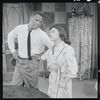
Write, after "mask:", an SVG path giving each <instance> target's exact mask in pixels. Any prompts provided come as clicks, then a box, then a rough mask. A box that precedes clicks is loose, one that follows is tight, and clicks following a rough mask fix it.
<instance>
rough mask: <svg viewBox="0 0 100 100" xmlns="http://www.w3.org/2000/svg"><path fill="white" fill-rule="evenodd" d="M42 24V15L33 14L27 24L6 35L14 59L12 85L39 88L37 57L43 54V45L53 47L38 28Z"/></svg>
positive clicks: (38, 58)
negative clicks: (16, 44)
mask: <svg viewBox="0 0 100 100" xmlns="http://www.w3.org/2000/svg"><path fill="white" fill-rule="evenodd" d="M42 23H43V15H42V14H41V13H40V12H33V14H32V16H31V17H30V21H29V23H28V24H23V25H18V26H17V27H15V28H14V29H13V30H12V31H11V32H10V33H9V34H8V47H9V48H10V50H11V53H12V55H13V57H14V58H15V59H16V66H15V70H14V74H13V79H12V85H22V86H24V85H25V86H26V87H28V88H30V87H35V88H37V89H38V88H39V87H38V76H39V66H38V61H39V60H40V57H39V55H41V54H42V53H43V51H44V48H45V45H46V46H47V47H48V48H50V47H52V46H53V42H52V41H51V39H50V38H49V37H48V35H47V34H46V33H45V32H44V31H43V30H41V29H40V28H39V27H40V26H41V25H42ZM29 34H30V35H29ZM15 38H18V52H17V51H16V50H15V44H14V39H15ZM29 38H30V39H29ZM29 48H30V50H29ZM29 51H30V52H29Z"/></svg>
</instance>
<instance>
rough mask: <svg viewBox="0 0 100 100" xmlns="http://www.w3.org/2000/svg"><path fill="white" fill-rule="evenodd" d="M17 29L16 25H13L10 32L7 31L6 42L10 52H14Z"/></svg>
mask: <svg viewBox="0 0 100 100" xmlns="http://www.w3.org/2000/svg"><path fill="white" fill-rule="evenodd" d="M17 30H18V27H15V28H14V29H13V30H12V31H11V32H9V33H8V37H7V43H8V47H9V49H10V51H11V53H14V52H16V50H15V43H14V40H15V38H17Z"/></svg>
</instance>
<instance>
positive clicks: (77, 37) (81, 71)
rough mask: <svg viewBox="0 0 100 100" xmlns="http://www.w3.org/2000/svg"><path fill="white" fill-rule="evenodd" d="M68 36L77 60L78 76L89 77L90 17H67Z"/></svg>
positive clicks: (80, 77)
mask: <svg viewBox="0 0 100 100" xmlns="http://www.w3.org/2000/svg"><path fill="white" fill-rule="evenodd" d="M68 28H69V29H68V30H69V38H70V40H71V46H73V47H74V50H75V53H76V58H77V62H78V78H79V79H80V80H83V79H87V78H88V79H90V76H91V46H92V17H72V18H69V19H68Z"/></svg>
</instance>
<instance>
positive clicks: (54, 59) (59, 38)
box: [41, 25, 78, 98]
mask: <svg viewBox="0 0 100 100" xmlns="http://www.w3.org/2000/svg"><path fill="white" fill-rule="evenodd" d="M50 38H51V40H52V41H54V47H52V48H50V49H48V51H47V52H46V53H45V54H44V55H42V56H41V59H42V60H47V68H48V70H49V71H50V75H49V88H48V95H49V96H50V97H51V98H72V78H74V77H76V76H77V72H78V66H77V62H76V58H75V53H74V49H73V47H71V46H70V45H68V44H67V43H70V42H69V41H68V39H67V38H66V33H65V30H64V28H63V27H61V26H57V25H53V26H51V27H50ZM66 39H67V40H66Z"/></svg>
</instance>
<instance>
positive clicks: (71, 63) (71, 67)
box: [64, 47, 78, 78]
mask: <svg viewBox="0 0 100 100" xmlns="http://www.w3.org/2000/svg"><path fill="white" fill-rule="evenodd" d="M64 56H65V59H66V62H67V66H68V67H67V68H66V71H67V76H68V77H71V78H74V77H77V72H78V65H77V61H76V57H75V51H74V48H73V47H68V48H67V49H66V51H65V53H64Z"/></svg>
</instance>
